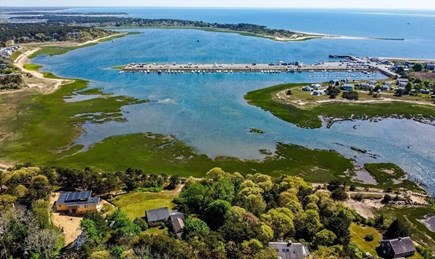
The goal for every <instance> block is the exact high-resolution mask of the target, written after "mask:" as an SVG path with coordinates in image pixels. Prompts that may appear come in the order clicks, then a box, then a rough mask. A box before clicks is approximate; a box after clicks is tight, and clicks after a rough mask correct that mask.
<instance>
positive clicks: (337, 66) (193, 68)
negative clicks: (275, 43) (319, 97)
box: [123, 62, 376, 73]
mask: <svg viewBox="0 0 435 259" xmlns="http://www.w3.org/2000/svg"><path fill="white" fill-rule="evenodd" d="M123 70H124V71H126V72H147V73H151V72H154V73H155V72H158V73H186V72H187V73H189V72H190V73H192V72H193V73H235V72H262V73H281V72H299V71H300V72H302V71H310V72H314V71H324V72H326V71H331V72H333V71H349V72H354V71H367V72H368V71H375V70H376V68H372V67H370V66H366V65H352V64H348V63H345V62H325V63H320V64H314V65H294V64H291V65H288V64H255V63H251V64H216V63H215V64H191V63H189V64H175V63H174V64H156V63H154V64H145V63H139V64H128V65H127V66H125V67H124V69H123Z"/></svg>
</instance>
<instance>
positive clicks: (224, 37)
mask: <svg viewBox="0 0 435 259" xmlns="http://www.w3.org/2000/svg"><path fill="white" fill-rule="evenodd" d="M72 11H79V12H89V11H110V12H116V11H118V12H127V13H128V14H129V15H130V16H133V17H142V18H178V19H190V20H203V21H207V22H219V23H239V22H247V23H255V24H261V25H266V26H268V27H271V28H283V29H289V30H295V31H306V32H317V33H325V34H334V35H342V36H357V37H368V38H370V37H383V38H385V37H389V38H403V39H405V40H403V41H388V40H370V39H365V40H351V39H316V40H309V41H301V42H276V41H272V40H268V39H262V38H256V37H246V36H241V35H238V34H231V33H215V32H205V31H197V30H163V29H141V30H135V31H140V32H141V34H137V35H131V36H128V37H124V38H121V39H116V40H115V41H114V42H104V43H101V44H98V45H96V46H92V47H87V48H82V49H77V50H74V51H71V52H69V53H67V54H65V55H60V56H53V57H48V56H40V57H37V58H35V60H34V61H33V62H35V63H40V64H42V65H44V70H47V71H51V72H53V73H55V74H57V75H60V76H64V77H72V78H83V79H87V80H89V81H90V86H91V87H99V88H102V89H103V91H104V92H107V93H113V94H115V95H128V96H134V97H137V98H148V99H150V100H151V102H149V103H145V104H140V105H132V106H125V107H123V109H122V110H123V113H124V116H125V117H126V118H127V122H124V123H121V122H107V123H103V124H92V123H86V124H85V125H83V128H84V133H83V134H82V135H81V136H80V137H79V138H78V139H77V140H76V143H78V144H83V145H85V146H86V147H89V146H91V145H92V144H94V143H96V142H99V141H101V140H103V139H104V138H107V137H109V136H114V135H122V134H130V133H138V132H153V133H162V134H174V135H175V136H176V137H177V138H178V139H180V140H182V141H184V142H185V143H186V144H188V145H190V146H193V147H194V148H195V149H196V150H197V151H198V152H200V153H205V154H207V155H209V156H210V157H216V156H220V155H225V156H234V157H239V158H243V159H260V158H262V155H261V154H260V152H259V149H270V150H274V149H275V144H276V142H278V141H281V142H286V143H294V144H299V145H303V146H306V147H310V148H321V149H334V150H337V151H338V152H340V153H341V154H343V155H344V156H346V157H349V158H354V159H356V161H357V163H358V164H363V163H365V162H381V161H382V162H384V161H385V162H392V163H396V164H398V165H400V166H401V167H402V168H403V169H405V170H406V171H407V172H408V173H409V174H410V176H411V178H413V179H418V180H420V181H422V182H424V183H425V184H426V185H427V186H428V187H429V189H430V190H431V191H432V192H433V191H435V152H434V150H435V126H432V125H428V124H423V123H419V122H416V121H412V120H399V119H384V120H381V121H379V122H370V121H344V122H339V123H336V124H334V125H333V126H332V127H331V128H329V129H328V128H326V127H322V128H320V129H302V128H298V127H296V126H295V125H293V124H291V123H288V122H285V121H282V120H280V119H278V118H276V117H274V116H273V115H272V114H270V113H269V112H267V111H263V110H261V109H260V108H257V107H254V106H251V105H248V104H247V103H246V101H245V100H244V98H243V96H244V94H245V93H246V92H248V91H251V90H254V89H260V88H264V87H267V86H271V85H274V84H279V83H284V82H323V81H329V80H331V79H365V78H367V79H371V78H384V77H383V76H382V75H380V74H375V75H371V77H367V75H365V74H360V73H352V74H350V73H347V72H346V73H344V72H343V73H330V72H328V73H320V72H319V73H300V74H299V73H296V74H284V73H282V74H260V73H258V74H243V73H234V74H163V75H160V76H159V75H157V74H142V73H136V74H132V73H123V74H120V73H118V71H116V70H113V69H111V68H112V67H113V66H116V65H124V64H127V63H132V62H135V63H142V62H143V63H152V62H156V63H159V62H162V63H163V62H165V63H166V62H177V63H183V62H185V63H188V62H192V63H250V62H257V63H270V62H277V61H279V60H284V61H293V62H294V61H302V62H304V63H314V62H318V61H327V60H329V59H328V56H329V54H353V55H356V56H380V57H410V58H411V57H412V58H432V59H435V12H423V11H422V12H416V11H412V12H408V11H394V12H390V11H389V12H386V11H373V10H370V11H364V10H340V11H336V10H285V9H279V10H278V9H267V10H259V9H175V8H139V9H138V8H134V9H133V8H77V9H72ZM80 98H82V97H81V96H75V97H74V99H76V100H78V99H80ZM74 99H73V100H74ZM70 101H71V100H70ZM250 128H258V129H261V130H264V131H265V134H252V133H250V132H249V129H250ZM350 146H354V147H358V148H361V149H366V150H368V151H369V153H373V154H376V155H377V156H378V158H377V159H374V158H372V157H370V156H369V155H365V154H361V153H358V152H356V151H353V150H351V149H350Z"/></svg>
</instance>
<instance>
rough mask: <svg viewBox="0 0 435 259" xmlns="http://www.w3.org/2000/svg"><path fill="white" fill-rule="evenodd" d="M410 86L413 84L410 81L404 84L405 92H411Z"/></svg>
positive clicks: (412, 86)
mask: <svg viewBox="0 0 435 259" xmlns="http://www.w3.org/2000/svg"><path fill="white" fill-rule="evenodd" d="M412 88H414V84H413V83H412V82H408V83H407V84H406V86H405V90H406V92H408V93H409V92H411V90H412Z"/></svg>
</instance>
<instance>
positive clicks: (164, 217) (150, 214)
mask: <svg viewBox="0 0 435 259" xmlns="http://www.w3.org/2000/svg"><path fill="white" fill-rule="evenodd" d="M146 217H147V222H148V225H150V226H155V225H157V224H159V223H160V222H163V223H166V222H167V221H168V219H169V210H168V207H163V208H158V209H153V210H147V211H146Z"/></svg>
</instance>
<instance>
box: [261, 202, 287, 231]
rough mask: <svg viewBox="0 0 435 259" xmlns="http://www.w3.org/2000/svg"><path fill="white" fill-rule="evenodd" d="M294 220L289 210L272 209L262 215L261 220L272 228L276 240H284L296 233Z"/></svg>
mask: <svg viewBox="0 0 435 259" xmlns="http://www.w3.org/2000/svg"><path fill="white" fill-rule="evenodd" d="M293 218H294V215H293V213H292V212H291V211H290V210H289V209H287V208H276V209H271V210H269V211H268V212H267V213H266V214H263V215H261V219H262V220H263V221H264V222H265V223H266V224H267V225H269V226H270V227H271V228H272V230H273V232H274V234H275V238H284V237H286V236H288V235H293V234H294V233H295V226H294V224H293Z"/></svg>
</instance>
